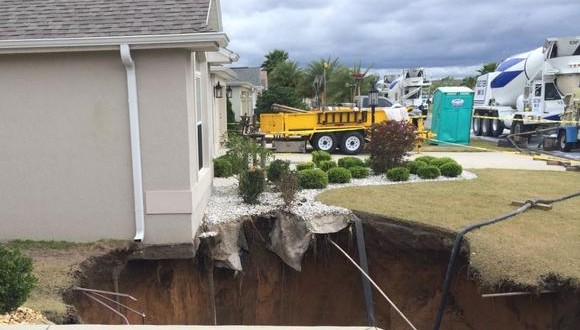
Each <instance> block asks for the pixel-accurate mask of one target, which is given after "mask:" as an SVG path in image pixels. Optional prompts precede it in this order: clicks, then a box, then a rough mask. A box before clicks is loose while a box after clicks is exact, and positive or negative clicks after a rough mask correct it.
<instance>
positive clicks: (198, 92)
mask: <svg viewBox="0 0 580 330" xmlns="http://www.w3.org/2000/svg"><path fill="white" fill-rule="evenodd" d="M196 64H197V63H196ZM194 88H195V118H196V119H195V120H196V132H197V160H198V169H199V170H201V169H202V168H203V164H204V158H203V151H204V150H203V143H204V140H203V93H202V85H201V73H200V72H198V71H196V72H195V86H194Z"/></svg>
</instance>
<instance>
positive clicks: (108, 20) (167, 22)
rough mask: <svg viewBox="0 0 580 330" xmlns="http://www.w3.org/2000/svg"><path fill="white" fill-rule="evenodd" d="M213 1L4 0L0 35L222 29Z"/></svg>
mask: <svg viewBox="0 0 580 330" xmlns="http://www.w3.org/2000/svg"><path fill="white" fill-rule="evenodd" d="M209 3H210V0H0V40H14V39H49V38H83V37H113V36H139V35H163V34H186V33H198V32H218V31H216V30H215V29H214V28H212V26H216V25H215V24H209V26H207V25H206V19H207V15H208V10H209Z"/></svg>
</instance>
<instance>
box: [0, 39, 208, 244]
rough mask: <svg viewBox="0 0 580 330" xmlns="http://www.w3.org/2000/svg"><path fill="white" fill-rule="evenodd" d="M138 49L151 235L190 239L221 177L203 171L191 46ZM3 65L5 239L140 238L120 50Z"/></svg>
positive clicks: (4, 60)
mask: <svg viewBox="0 0 580 330" xmlns="http://www.w3.org/2000/svg"><path fill="white" fill-rule="evenodd" d="M132 55H133V58H134V60H135V63H136V70H137V85H138V93H139V107H140V115H141V117H140V125H141V142H142V161H143V183H144V190H145V194H146V195H148V196H149V197H148V200H146V205H145V208H146V219H145V220H146V221H145V222H146V223H145V224H146V226H145V240H144V242H145V243H149V244H157V243H182V242H191V239H192V237H193V235H194V233H195V231H196V230H197V227H198V226H199V223H200V221H201V217H202V216H203V211H202V212H200V210H203V209H204V207H205V202H206V201H207V198H208V196H209V193H210V186H211V176H212V173H211V169H210V168H207V169H204V170H203V171H201V172H198V169H197V137H196V132H195V130H193V129H190V128H193V126H192V123H194V122H195V120H196V118H195V111H194V108H193V107H194V102H193V95H194V94H193V93H192V90H193V74H192V70H193V69H192V56H191V53H190V52H189V51H187V50H171V51H168V50H156V51H134V52H132ZM0 73H1V74H0V118H1V120H0V141H2V143H1V144H0V227H1V228H2V230H0V240H6V239H15V238H25V239H63V240H70V241H92V240H97V239H101V238H113V239H132V237H133V236H134V234H135V222H134V213H133V197H132V196H133V195H132V194H133V191H132V189H133V186H132V170H131V150H130V140H129V122H128V105H127V87H126V75H125V69H124V67H123V65H122V63H121V60H120V56H119V54H118V53H117V52H110V53H102V52H101V53H72V54H37V55H18V56H7V55H2V56H0ZM205 111H209V109H205ZM210 132H211V130H210ZM206 140H208V141H209V140H210V139H206ZM205 148H208V151H209V150H210V149H209V148H210V145H209V142H208V145H207V146H205ZM150 193H151V194H150ZM176 194H177V196H178V197H179V198H172V196H176ZM188 201H189V204H188ZM153 206H154V207H153Z"/></svg>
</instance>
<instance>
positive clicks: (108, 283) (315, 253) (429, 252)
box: [68, 215, 580, 330]
mask: <svg viewBox="0 0 580 330" xmlns="http://www.w3.org/2000/svg"><path fill="white" fill-rule="evenodd" d="M361 217H362V219H363V224H364V233H365V238H366V249H367V254H368V263H369V269H370V275H371V277H372V278H373V279H374V280H375V281H376V282H377V284H378V285H379V286H380V287H381V288H382V289H383V290H384V291H385V292H386V293H387V294H388V295H389V296H390V298H391V299H392V300H393V301H394V302H395V303H396V304H397V305H398V307H399V308H400V309H401V310H402V311H403V312H404V313H405V314H406V316H407V317H408V318H409V319H410V320H411V321H412V322H413V323H414V324H415V326H416V327H417V328H418V329H431V327H432V324H433V321H434V319H435V314H436V311H437V307H438V304H439V299H440V297H441V288H442V283H443V278H444V275H445V269H446V266H447V261H448V258H449V249H450V245H451V242H452V238H453V237H452V236H450V235H449V234H448V233H444V232H435V231H432V230H426V229H421V228H411V227H408V226H406V225H401V224H396V223H395V222H392V221H388V220H386V219H379V218H375V217H372V216H369V215H361ZM272 221H275V220H269V219H256V220H255V221H253V223H246V224H245V225H244V226H243V227H242V228H243V231H244V233H245V236H246V240H247V243H248V250H247V251H245V252H244V253H243V254H242V264H243V267H244V271H243V272H234V271H231V270H228V269H220V268H215V269H214V268H213V266H212V265H213V264H212V262H211V261H209V260H208V259H207V258H206V257H204V253H203V250H200V251H199V253H198V257H197V258H196V259H190V260H161V261H154V260H132V261H125V260H124V259H123V258H124V255H123V253H117V254H111V255H109V256H106V257H101V258H95V259H93V260H91V261H90V262H87V263H85V265H84V269H83V271H82V273H81V274H80V275H81V276H80V278H79V281H80V283H79V284H80V285H81V286H83V287H86V288H92V289H100V290H110V291H115V290H116V289H117V290H118V291H119V292H122V293H128V294H131V295H133V296H134V297H136V298H137V299H138V301H137V302H131V303H129V305H130V306H131V307H133V308H135V309H137V310H139V311H143V312H145V314H146V318H145V319H144V320H143V319H142V318H141V317H140V316H138V315H135V314H132V313H129V312H128V311H126V310H124V309H121V312H123V313H124V314H125V315H126V316H127V317H128V319H129V321H130V322H131V323H132V324H141V323H142V322H144V323H145V324H178V325H211V324H214V322H216V323H217V324H218V325H290V326H292V325H296V326H299V325H300V326H323V325H333V326H355V325H357V326H364V325H367V324H368V323H367V314H366V310H365V303H364V299H363V294H362V283H361V276H360V273H358V272H357V271H356V269H355V268H354V267H353V265H352V264H349V263H348V261H347V260H346V259H345V257H344V256H343V255H342V254H340V253H339V252H338V251H337V250H336V249H335V248H334V247H333V246H331V245H330V244H329V243H328V241H327V240H326V235H317V236H316V238H315V240H314V241H313V242H312V244H311V246H310V248H309V250H308V252H307V253H306V255H305V257H304V259H303V262H302V272H296V271H294V270H293V269H291V268H290V267H288V266H287V265H285V264H284V263H283V262H282V261H281V259H280V258H278V257H277V256H276V255H275V254H274V253H272V252H271V251H269V250H268V249H267V246H268V240H269V236H268V234H269V232H270V230H271V228H272V226H273V224H272ZM330 237H331V238H332V239H333V240H334V241H335V242H337V243H338V244H339V245H341V246H342V247H343V248H344V249H346V250H347V251H348V252H349V253H350V254H351V255H352V256H356V242H355V237H354V235H353V234H352V231H351V230H350V228H347V229H345V230H343V231H341V232H339V233H337V234H332V235H330ZM466 249H467V248H466ZM466 249H465V250H466ZM464 252H466V253H467V251H464ZM464 255H465V253H464ZM211 269H213V291H214V294H211V291H212V290H211V286H210V282H211V281H210V280H209V279H210V278H211V275H210V274H211ZM456 269H457V271H456V274H455V280H454V285H453V287H452V290H451V295H450V299H449V303H448V306H447V308H446V312H445V318H444V321H443V324H442V327H441V329H458V330H463V329H466V330H467V329H481V330H483V329H486V330H488V329H510V330H518V329H522V330H523V329H526V330H532V329H533V330H540V329H566V330H567V329H570V330H572V329H580V307H579V306H580V303H579V302H580V299H579V295H578V293H577V292H576V293H574V292H570V291H568V292H567V293H550V294H540V295H527V296H514V297H501V298H482V297H481V294H482V293H485V292H482V291H483V289H481V288H480V287H479V286H478V284H477V281H476V280H474V279H471V278H470V276H469V272H468V267H467V266H466V260H465V258H463V260H460V262H459V264H458V267H456ZM115 274H118V277H116V276H115ZM115 278H116V280H115ZM513 289H514V288H511V289H510V288H507V287H506V288H504V291H509V290H513ZM373 295H374V306H375V314H376V321H377V324H376V326H378V327H381V328H383V329H409V327H408V326H407V325H406V324H405V323H404V321H403V320H402V319H401V318H400V317H399V315H398V314H397V313H396V312H395V311H394V309H392V308H390V306H389V305H388V304H387V302H386V301H385V300H384V299H383V298H382V297H381V296H380V295H379V294H378V293H377V292H376V291H373ZM68 299H69V302H70V303H71V304H73V305H74V306H75V308H76V309H77V312H78V315H79V318H80V319H81V320H82V321H83V322H85V323H97V324H119V323H122V320H121V318H120V317H119V316H115V315H114V314H113V313H111V312H110V311H107V310H106V309H104V308H103V307H102V306H100V305H98V304H96V303H94V302H92V301H91V300H89V299H88V298H87V297H85V296H83V295H81V294H79V293H74V294H70V295H69V296H68ZM214 301H215V313H214V309H213V307H212V306H213V302H214ZM214 318H215V321H214Z"/></svg>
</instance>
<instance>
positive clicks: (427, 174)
mask: <svg viewBox="0 0 580 330" xmlns="http://www.w3.org/2000/svg"><path fill="white" fill-rule="evenodd" d="M417 175H418V176H419V177H420V178H422V179H437V178H438V177H439V176H440V175H441V171H440V170H439V168H438V167H437V166H432V165H429V166H426V167H421V168H419V169H418V170H417Z"/></svg>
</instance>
